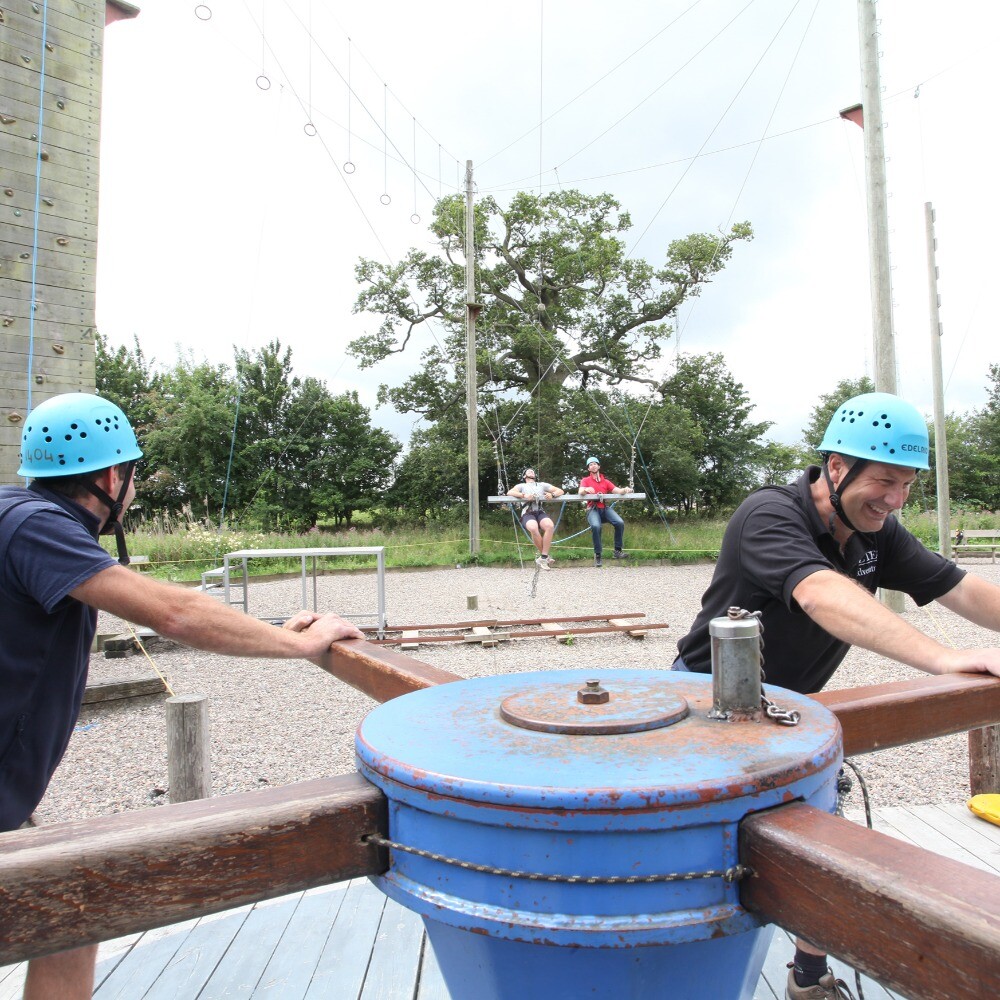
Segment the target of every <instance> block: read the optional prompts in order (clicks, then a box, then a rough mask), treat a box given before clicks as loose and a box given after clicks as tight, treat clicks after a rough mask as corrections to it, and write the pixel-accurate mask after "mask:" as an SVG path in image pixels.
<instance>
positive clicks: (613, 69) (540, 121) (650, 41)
mask: <svg viewBox="0 0 1000 1000" xmlns="http://www.w3.org/2000/svg"><path fill="white" fill-rule="evenodd" d="M701 2H702V0H695V2H694V3H693V4H691V6H690V7H688V8H687V9H686V10H684V11H682V12H681V13H680V14H678V15H677V17H675V18H674V19H673V20H672V21H670V22H669V23H668V24H665V25H664V26H663V27H662V28H660V30H659V31H657V32H656V33H655V34H654V35H651V36H650V37H649V38H647V39H646V41H644V42H643V43H642V45H640V46H639V48H637V49H635V50H633V51H632V52H630V53H629V54H628V55H627V56H626V57H625V58H624V59H622V60H621V62H619V63H617V64H616V65H614V66H612V67H611V69H609V70H608V71H607V72H606V73H605V74H604V75H603V76H599V77H598V78H597V79H596V80H595V81H594V82H593V83H591V84H590V85H589V86H587V87H584V89H583V90H581V91H580V92H579V93H578V94H577V95H576V96H575V97H571V98H570V99H569V100H568V101H567V102H566V103H565V104H563V105H561V106H560V107H558V108H556V110H555V111H553V112H552V113H551V114H550V115H549V116H548V117H547V118H546V117H544V116H543V114H542V113H541V112H539V115H538V124H537V125H532V126H531V128H529V129H528V130H527V131H526V132H522V133H521V135H519V136H518V137H517V138H516V139H513V140H511V141H510V142H509V143H507V145H506V146H504V147H503V149H498V150H497V151H496V152H495V153H492V154H491V155H490V156H487V157H486V159H485V160H481V161H480V163H479V166H480V167H484V166H485V165H486V164H487V163H489V162H490V160H494V159H496V157H498V156H500V155H501V154H502V153H506V152H507V150H508V149H510V148H511V146H516V145H517V144H518V143H519V142H520V141H521V140H522V139H525V138H527V137H528V136H529V135H531V133H532V132H534V131H535V130H536V129H538V130H539V131H541V129H542V126H543V125H545V124H546V123H547V122H550V121H551V120H552V119H553V118H555V117H556V115H559V114H562V112H563V111H565V110H566V109H567V108H568V107H569V106H570V105H571V104H575V103H576V102H577V101H578V100H580V98H581V97H583V96H584V95H585V94H588V93H589V92H590V91H591V90H593V89H594V87H596V86H597V85H598V84H599V83H603V82H604V81H605V80H606V79H607V78H608V77H609V76H612V75H613V74H615V73H617V72H618V70H620V69H621V68H622V66H624V65H625V64H626V63H627V62H629V61H630V60H632V59H633V58H635V56H637V55H638V54H639V53H640V52H642V50H643V49H645V48H647V47H648V46H649V45H652V44H653V42H655V41H656V39H657V38H659V37H660V35H662V34H663V33H664V32H665V31H668V30H669V29H670V28H672V27H673V26H674V25H675V24H676V23H677V22H678V21H679V20H680V19H681V18H682V17H684V15H685V14H687V13H689V12H690V11H692V10H694V9H695V7H697V6H698V5H699V4H700V3H701Z"/></svg>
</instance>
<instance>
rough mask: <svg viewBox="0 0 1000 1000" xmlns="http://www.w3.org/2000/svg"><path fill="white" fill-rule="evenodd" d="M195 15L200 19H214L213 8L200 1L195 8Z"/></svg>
mask: <svg viewBox="0 0 1000 1000" xmlns="http://www.w3.org/2000/svg"><path fill="white" fill-rule="evenodd" d="M194 16H195V17H196V18H198V20H199V21H211V20H212V8H211V7H208V6H206V5H205V4H203V3H200V4H198V6H197V7H195V9H194Z"/></svg>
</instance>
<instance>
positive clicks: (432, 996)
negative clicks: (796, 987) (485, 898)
mask: <svg viewBox="0 0 1000 1000" xmlns="http://www.w3.org/2000/svg"><path fill="white" fill-rule="evenodd" d="M416 1000H451V993H449V992H448V987H447V986H446V985H445V982H444V976H442V975H441V966H440V965H438V960H437V956H436V955H435V954H434V949H433V948H432V947H431V942H430V939H429V938H428V937H427V933H426V931H425V932H424V940H423V942H422V945H421V958H420V985H419V987H418V988H417V996H416ZM767 1000H770V998H767Z"/></svg>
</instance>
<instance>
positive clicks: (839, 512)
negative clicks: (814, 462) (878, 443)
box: [823, 455, 867, 535]
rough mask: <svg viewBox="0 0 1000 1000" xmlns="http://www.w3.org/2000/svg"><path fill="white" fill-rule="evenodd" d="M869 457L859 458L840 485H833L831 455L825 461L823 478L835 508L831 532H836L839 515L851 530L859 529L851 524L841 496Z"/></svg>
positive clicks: (832, 515)
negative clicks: (835, 519)
mask: <svg viewBox="0 0 1000 1000" xmlns="http://www.w3.org/2000/svg"><path fill="white" fill-rule="evenodd" d="M866 463H867V459H864V458H859V459H857V460H855V462H854V465H852V466H851V467H850V468H849V469H848V470H847V474H846V475H845V476H844V478H843V479H841V481H840V485H839V486H834V485H833V480H832V479H831V478H830V456H829V455H827V457H826V460H825V461H824V462H823V478H824V479H826V485H827V486H828V487H829V488H830V506H831V507H832V508H833V510H832V511H831V512H830V521H829V525H828V527H829V530H830V534H831V535H832V534H834V528H835V525H834V518H837V517H839V518H840V520H841V521H843V522H844V525H845V526H846V527H847V529H848V530H849V531H857V530H858V529H857V528H855V527H854V525H853V524H851V519H850V518H849V517H848V516H847V514H846V513H845V511H844V505H843V504H842V503H841V500H840V497H841V494H843V492H844V490H845V488H846V487H847V484H848V483H849V482H850V481H851V480H852V479H853V478H854V477H855V476H856V475H857V474H858V473H859V472H860V471H861V470H862V469H863V468H864V467H865V465H866Z"/></svg>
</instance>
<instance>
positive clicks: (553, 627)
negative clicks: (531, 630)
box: [535, 622, 573, 646]
mask: <svg viewBox="0 0 1000 1000" xmlns="http://www.w3.org/2000/svg"><path fill="white" fill-rule="evenodd" d="M535 634H536V635H538V636H543V635H551V636H552V638H553V639H555V640H556V642H561V643H562V644H563V645H564V646H565V645H568V644H569V643H570V642H572V641H573V635H572V633H571V632H568V631H567V630H566V629H565V628H561V627H560V626H559V625H557V624H556V623H555V622H542V623H541V624H540V625H539V628H538V632H537V633H535Z"/></svg>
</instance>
